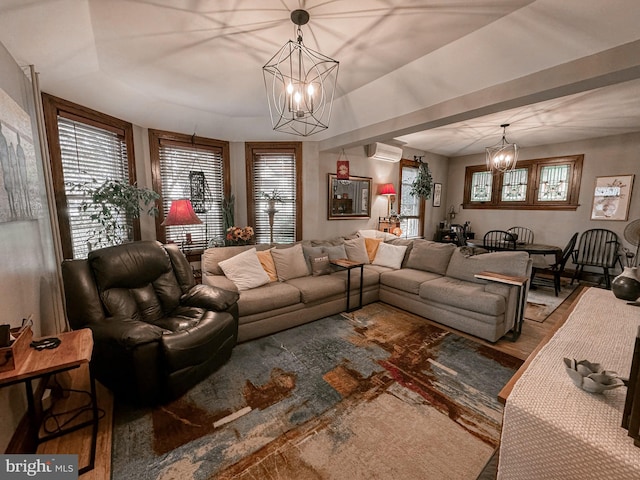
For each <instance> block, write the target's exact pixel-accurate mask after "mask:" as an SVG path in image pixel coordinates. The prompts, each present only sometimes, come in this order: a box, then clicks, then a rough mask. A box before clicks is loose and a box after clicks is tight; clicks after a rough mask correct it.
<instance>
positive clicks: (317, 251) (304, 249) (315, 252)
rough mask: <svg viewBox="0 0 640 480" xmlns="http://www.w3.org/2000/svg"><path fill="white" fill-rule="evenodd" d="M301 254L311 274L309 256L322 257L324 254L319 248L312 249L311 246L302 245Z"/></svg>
mask: <svg viewBox="0 0 640 480" xmlns="http://www.w3.org/2000/svg"><path fill="white" fill-rule="evenodd" d="M302 253H303V254H304V259H305V261H306V262H307V266H308V267H309V272H311V271H312V270H311V260H310V258H311V256H313V255H322V254H323V253H324V252H323V251H322V247H321V246H317V247H312V246H311V245H305V244H303V245H302Z"/></svg>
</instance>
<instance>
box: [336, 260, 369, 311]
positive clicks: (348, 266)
mask: <svg viewBox="0 0 640 480" xmlns="http://www.w3.org/2000/svg"><path fill="white" fill-rule="evenodd" d="M331 265H335V266H336V267H338V268H340V269H342V270H346V271H347V310H346V311H347V313H349V312H353V311H354V310H358V309H360V308H362V283H363V275H364V263H358V262H353V261H351V260H347V259H346V258H339V259H337V260H331ZM358 267H359V268H360V289H359V290H360V297H359V298H360V300H359V302H358V306H357V307H355V308H350V301H351V270H353V269H354V268H358Z"/></svg>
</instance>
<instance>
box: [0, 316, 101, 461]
mask: <svg viewBox="0 0 640 480" xmlns="http://www.w3.org/2000/svg"><path fill="white" fill-rule="evenodd" d="M56 337H57V338H59V339H60V345H59V346H58V347H57V348H53V349H44V350H35V349H30V351H29V353H28V354H27V355H26V357H25V358H24V359H23V360H22V361H21V363H20V364H19V365H17V367H16V368H15V369H14V370H8V371H5V372H0V388H2V387H7V386H9V385H15V384H18V383H24V385H25V389H26V393H27V406H28V415H29V419H30V421H31V425H30V428H31V434H32V435H33V437H34V442H35V444H36V445H37V444H39V443H43V442H46V441H48V440H52V439H54V438H58V437H60V436H62V435H65V434H67V433H71V432H75V431H76V430H79V429H81V428H85V427H88V426H92V427H93V431H92V434H91V451H90V452H91V453H90V459H89V464H88V465H87V466H85V467H82V468H81V469H80V470H79V472H78V473H79V474H83V473H85V472H87V471H89V470H92V469H93V466H94V464H95V458H96V442H97V436H98V420H99V413H98V401H97V397H96V383H95V379H94V377H93V374H92V373H91V369H90V368H89V369H88V370H89V382H90V386H91V391H90V395H91V407H92V418H91V420H88V421H85V422H81V423H78V424H75V425H73V426H71V427H68V428H66V429H63V430H60V431H58V432H56V433H53V434H50V435H46V436H40V433H39V430H40V425H41V423H42V417H43V412H42V401H41V399H40V398H38V399H36V398H35V396H34V394H33V385H32V382H33V380H36V379H38V378H46V377H49V376H50V375H54V374H56V373H61V372H66V371H67V370H72V369H74V368H78V367H80V366H81V365H83V364H88V363H89V361H90V360H91V354H92V352H93V335H92V334H91V330H89V329H88V328H83V329H81V330H74V331H72V332H65V333H59V334H57V335H56Z"/></svg>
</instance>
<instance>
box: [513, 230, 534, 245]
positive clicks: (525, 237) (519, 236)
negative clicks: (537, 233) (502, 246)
mask: <svg viewBox="0 0 640 480" xmlns="http://www.w3.org/2000/svg"><path fill="white" fill-rule="evenodd" d="M507 232H509V233H511V234H512V235H514V236H515V237H516V242H518V243H533V230H531V229H529V228H527V227H511V228H510V229H508V230H507Z"/></svg>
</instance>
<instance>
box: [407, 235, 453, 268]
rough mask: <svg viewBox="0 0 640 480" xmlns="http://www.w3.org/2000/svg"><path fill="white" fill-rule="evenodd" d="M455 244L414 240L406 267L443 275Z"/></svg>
mask: <svg viewBox="0 0 640 480" xmlns="http://www.w3.org/2000/svg"><path fill="white" fill-rule="evenodd" d="M455 249H456V246H455V245H454V244H453V243H437V242H432V241H430V240H414V242H413V248H412V249H411V253H410V254H409V260H407V267H409V268H415V269H416V270H425V271H427V272H433V273H438V274H440V275H444V274H445V273H446V272H447V267H448V266H449V260H451V255H452V254H453V252H454V250H455Z"/></svg>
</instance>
